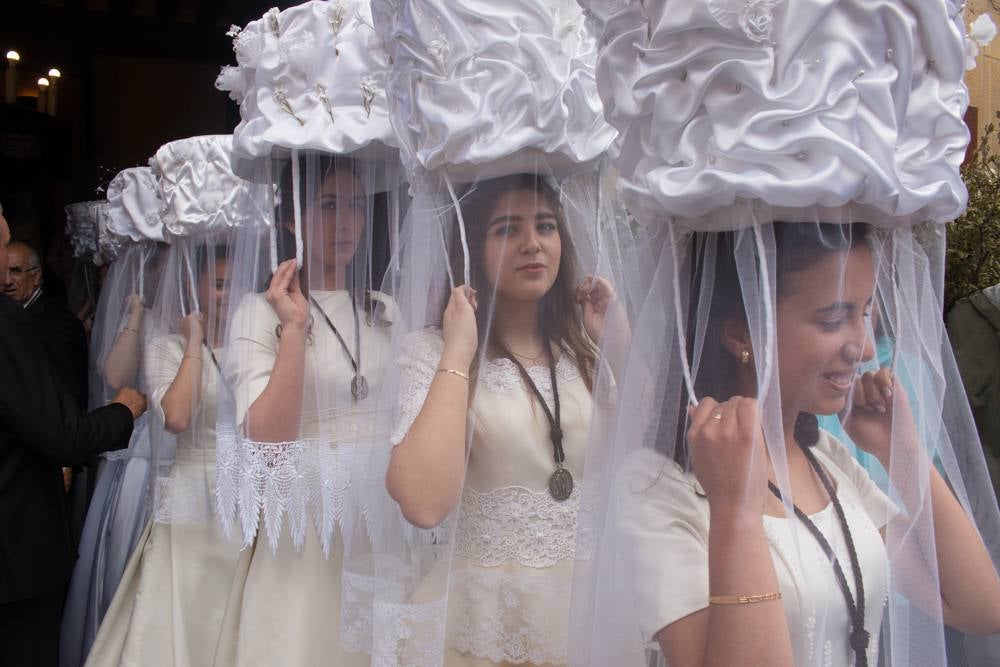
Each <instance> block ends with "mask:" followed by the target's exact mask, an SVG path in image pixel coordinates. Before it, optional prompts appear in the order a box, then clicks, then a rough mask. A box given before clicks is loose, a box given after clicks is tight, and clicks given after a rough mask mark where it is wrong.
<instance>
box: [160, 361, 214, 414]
mask: <svg viewBox="0 0 1000 667" xmlns="http://www.w3.org/2000/svg"><path fill="white" fill-rule="evenodd" d="M203 353H204V351H203V349H202V347H201V346H200V345H195V344H191V343H189V344H188V346H187V349H186V350H185V351H184V357H183V358H182V359H181V365H180V368H178V369H177V375H176V376H174V381H173V382H171V383H170V386H169V387H168V388H167V391H166V393H164V394H163V398H162V399H161V400H160V407H161V408H162V410H163V421H164V426H165V427H166V429H167V430H168V431H169V432H171V433H183V432H184V431H186V430H188V429H189V428H191V421H192V419H193V417H194V414H195V411H196V409H197V406H198V402H199V401H200V400H201V376H202V364H203V363H204V361H205V360H204V358H203V356H202V355H203Z"/></svg>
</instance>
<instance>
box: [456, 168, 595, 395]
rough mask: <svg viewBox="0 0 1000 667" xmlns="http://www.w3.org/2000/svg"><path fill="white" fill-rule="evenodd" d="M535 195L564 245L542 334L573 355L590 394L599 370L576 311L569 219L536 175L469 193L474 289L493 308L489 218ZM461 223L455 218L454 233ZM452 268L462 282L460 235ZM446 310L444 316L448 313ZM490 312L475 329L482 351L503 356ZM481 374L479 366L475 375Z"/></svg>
mask: <svg viewBox="0 0 1000 667" xmlns="http://www.w3.org/2000/svg"><path fill="white" fill-rule="evenodd" d="M520 191H529V192H533V193H535V194H536V195H538V196H539V197H541V198H542V199H544V200H545V203H546V204H548V205H549V207H550V208H551V209H552V212H553V213H555V216H556V228H557V230H558V232H559V236H560V239H561V241H562V256H561V257H560V261H559V273H558V274H557V275H556V280H555V282H554V283H553V285H552V288H551V289H550V290H549V291H548V293H546V294H545V296H543V297H542V299H541V313H540V317H539V321H540V324H541V327H542V333H543V334H544V335H545V336H546V337H547V338H548V339H549V340H550V341H553V342H555V343H556V344H557V345H558V346H559V348H560V349H561V350H562V351H563V352H565V353H567V354H569V355H570V358H572V359H573V361H574V363H575V364H576V366H577V368H578V369H579V370H580V374H581V375H582V376H583V379H584V382H585V383H586V385H587V388H588V389H591V388H592V386H593V378H594V366H595V363H596V359H597V349H596V347H595V345H594V343H593V341H591V340H590V338H588V337H587V334H586V331H585V330H584V328H583V318H582V315H581V312H580V309H579V308H578V307H577V305H576V299H575V288H576V283H575V281H576V273H577V271H576V259H575V258H576V252H575V251H574V248H573V241H572V238H571V237H570V234H569V233H568V232H567V229H566V216H565V213H564V211H563V207H562V203H561V202H560V201H559V193H558V192H556V190H555V189H554V188H553V187H552V186H550V185H549V184H548V183H546V182H545V180H544V179H543V178H542V177H540V176H538V175H537V174H514V175H511V176H502V177H499V178H493V179H490V180H487V181H481V182H479V183H477V184H476V185H474V186H473V187H471V188H469V189H468V190H466V192H465V193H464V194H463V195H462V197H461V206H462V214H463V219H464V220H465V228H466V229H465V231H466V236H467V239H468V245H469V264H470V267H471V275H470V278H471V282H472V285H471V287H472V288H473V289H475V290H476V292H477V293H478V294H479V301H480V303H490V302H491V301H492V300H493V298H494V294H493V288H492V285H491V283H490V281H489V279H488V278H487V276H486V272H485V269H484V266H483V253H484V249H485V246H486V236H487V231H488V229H489V223H490V217H491V214H492V213H493V211H494V210H495V209H496V206H497V202H499V200H500V198H501V197H503V196H504V195H506V194H508V193H510V192H520ZM457 225H458V221H457V216H456V218H455V222H454V227H455V228H456V229H457ZM449 263H450V264H451V269H452V274H453V275H455V276H461V275H462V273H463V268H464V266H463V256H462V247H461V243H459V238H458V233H457V232H456V233H455V234H453V237H452V239H451V247H450V251H449ZM443 310H444V309H443V308H442V312H443ZM488 311H489V309H488V308H480V309H479V310H478V311H477V312H476V325H477V327H478V329H479V349H481V350H485V349H488V347H489V346H490V345H492V346H493V347H494V348H496V349H499V350H502V351H505V352H507V351H506V350H504V347H503V345H502V344H501V343H500V342H499V341H496V340H494V339H493V335H492V331H491V328H490V326H489V324H490V322H489V312H488ZM475 370H476V366H475V363H474V365H473V371H475Z"/></svg>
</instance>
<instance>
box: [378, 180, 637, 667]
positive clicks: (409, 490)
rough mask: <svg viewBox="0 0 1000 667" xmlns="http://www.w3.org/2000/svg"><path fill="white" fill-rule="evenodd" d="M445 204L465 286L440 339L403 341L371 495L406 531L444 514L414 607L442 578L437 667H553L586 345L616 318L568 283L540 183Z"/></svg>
mask: <svg viewBox="0 0 1000 667" xmlns="http://www.w3.org/2000/svg"><path fill="white" fill-rule="evenodd" d="M461 206H462V211H463V216H464V220H465V224H466V226H467V234H468V245H469V249H470V260H469V263H470V266H471V276H472V279H471V284H470V285H460V286H458V287H456V288H455V289H454V290H452V292H451V295H450V298H449V299H448V303H447V306H446V307H445V308H444V312H443V315H442V316H441V330H440V331H437V330H424V331H418V332H415V333H412V334H410V335H409V336H408V337H407V339H406V340H405V341H404V344H403V345H404V346H403V351H402V354H401V358H400V360H399V365H400V368H401V387H400V406H399V407H400V413H401V414H400V420H399V423H398V426H397V429H396V433H395V435H394V437H393V443H394V444H395V445H396V447H395V449H394V450H393V452H392V456H391V460H390V463H389V469H388V472H387V476H386V485H387V488H388V491H389V493H390V495H391V496H392V497H393V498H394V499H395V500H396V501H397V502H398V503H399V506H400V508H401V509H402V513H403V515H404V516H405V517H406V519H407V520H408V521H409V522H410V523H412V524H413V525H414V526H417V527H419V528H424V529H428V528H434V527H439V526H440V525H441V524H442V522H443V521H444V520H445V519H446V517H449V516H450V515H452V514H453V513H455V511H456V510H458V513H457V518H456V521H457V526H456V527H455V528H454V531H455V532H454V537H453V542H454V544H453V554H452V555H451V561H450V562H449V561H447V560H445V561H441V562H440V563H438V565H437V566H435V567H434V568H432V570H431V571H430V572H429V573H428V574H427V576H426V578H425V581H424V583H421V584H419V585H418V586H417V591H416V593H415V595H414V599H419V598H420V597H421V594H422V590H421V589H422V588H429V587H430V586H431V585H433V583H434V582H439V581H440V580H441V578H442V577H447V580H448V583H447V587H448V596H447V601H448V602H447V604H448V609H447V613H446V617H447V620H446V625H447V629H446V635H447V636H446V639H445V649H446V651H447V653H446V656H445V664H448V665H478V664H538V665H541V664H565V663H566V661H567V650H568V647H567V635H568V623H569V618H568V615H569V587H570V580H571V578H572V572H573V562H574V558H575V557H577V555H578V552H577V535H576V517H577V513H578V510H579V507H580V502H581V498H582V497H583V495H584V491H583V489H582V485H581V481H582V479H583V477H582V475H583V464H584V460H583V455H584V449H585V446H586V440H587V435H588V430H589V427H590V420H591V410H592V408H591V406H592V402H593V397H592V389H593V386H594V379H595V374H596V373H597V368H598V365H599V363H598V356H597V353H596V346H595V343H596V342H597V341H598V340H599V339H600V337H601V335H602V331H603V330H604V328H605V321H606V320H608V321H609V324H610V322H611V321H613V322H614V325H615V326H616V327H618V328H622V327H624V326H625V325H624V317H623V315H622V313H621V312H620V311H619V308H618V306H617V304H616V300H615V294H614V291H613V290H612V289H611V286H610V284H609V283H607V282H606V281H604V280H600V279H599V280H594V279H588V280H586V281H584V282H583V283H582V284H580V285H579V286H577V284H576V282H575V281H576V279H577V277H576V266H575V253H574V250H573V246H572V240H571V238H570V236H569V234H568V230H567V226H566V221H565V217H564V213H563V209H562V207H561V205H560V200H559V195H558V194H557V193H556V191H555V190H554V189H553V188H552V187H551V186H549V185H548V184H547V183H546V182H545V181H544V180H543V179H542V178H540V177H538V176H536V175H533V174H520V175H514V176H506V177H501V178H496V179H493V180H490V181H485V182H481V183H479V184H477V185H475V186H474V187H473V188H471V189H470V190H469V192H468V193H467V194H465V196H463V197H462V199H461ZM452 260H453V261H452V264H453V272H454V273H455V275H461V268H462V266H461V260H460V258H457V257H456V256H455V253H453V257H452ZM470 433H471V435H468V434H470ZM442 528H443V527H442ZM449 567H450V572H449V571H448V568H449ZM442 652H444V651H442ZM403 659H404V661H405V660H408V659H409V660H412V659H416V652H415V650H414V652H411V653H405V652H404V655H403Z"/></svg>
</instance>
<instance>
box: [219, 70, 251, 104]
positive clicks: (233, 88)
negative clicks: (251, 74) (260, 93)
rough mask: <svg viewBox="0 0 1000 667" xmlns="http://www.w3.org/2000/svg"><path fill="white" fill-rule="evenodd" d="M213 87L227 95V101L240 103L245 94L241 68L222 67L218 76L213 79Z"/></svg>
mask: <svg viewBox="0 0 1000 667" xmlns="http://www.w3.org/2000/svg"><path fill="white" fill-rule="evenodd" d="M215 87H216V89H217V90H221V91H223V92H226V93H229V99H231V100H232V101H234V102H240V101H242V100H243V95H244V94H245V93H246V90H245V85H244V80H243V72H242V68H240V67H233V66H232V65H223V67H222V69H221V70H220V71H219V76H217V77H216V78H215Z"/></svg>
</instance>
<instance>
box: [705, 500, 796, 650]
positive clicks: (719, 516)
mask: <svg viewBox="0 0 1000 667" xmlns="http://www.w3.org/2000/svg"><path fill="white" fill-rule="evenodd" d="M708 581H709V595H711V596H732V595H746V596H753V595H764V594H770V593H777V592H778V591H779V588H778V576H777V574H776V573H775V570H774V560H773V559H772V557H771V551H770V548H769V546H768V543H767V537H766V536H765V534H764V527H763V523H762V520H761V517H760V515H759V513H756V512H749V513H745V512H735V513H733V514H732V515H726V514H724V513H715V514H713V516H712V518H711V525H710V527H709V531H708ZM702 664H703V665H719V666H720V667H721V666H722V665H737V664H745V665H769V666H773V667H781V666H783V665H787V666H788V667H791V665H792V642H791V637H790V635H789V633H788V621H787V619H786V618H785V608H784V605H783V603H782V601H781V600H780V599H777V600H769V601H766V602H755V603H751V604H734V605H723V604H712V605H709V607H708V634H707V641H706V643H705V657H704V661H703V662H702Z"/></svg>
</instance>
